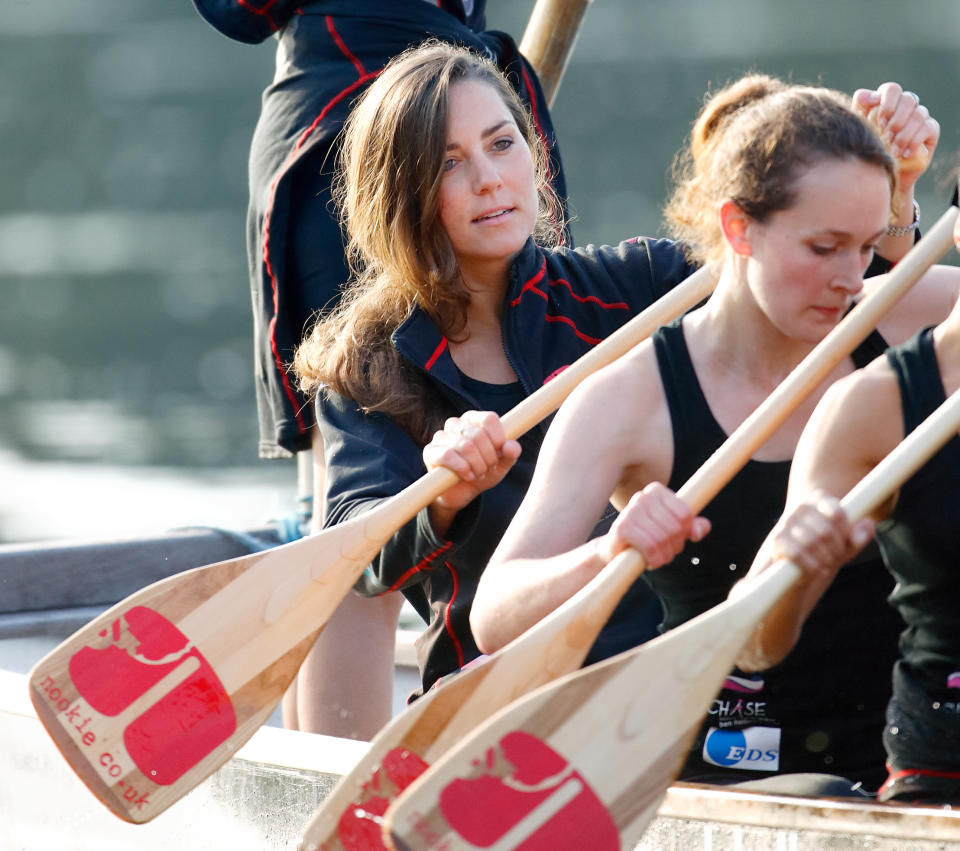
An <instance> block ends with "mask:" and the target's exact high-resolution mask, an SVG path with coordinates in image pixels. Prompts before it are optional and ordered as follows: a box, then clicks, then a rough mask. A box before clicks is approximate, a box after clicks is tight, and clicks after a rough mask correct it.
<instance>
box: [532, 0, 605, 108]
mask: <svg viewBox="0 0 960 851" xmlns="http://www.w3.org/2000/svg"><path fill="white" fill-rule="evenodd" d="M590 3H591V0H537V5H536V6H534V8H533V12H532V13H531V14H530V20H529V22H528V23H527V28H526V30H525V31H524V33H523V39H522V40H521V41H520V52H521V53H522V54H523V55H524V56H526V57H527V59H528V60H529V62H530V64H531V65H533V67H534V70H535V71H536V72H537V76H538V77H539V78H540V85H541V86H542V87H543V93H544V95H545V96H546V98H547V106H553V100H554V98H555V97H556V94H557V89H559V88H560V81H561V80H562V79H563V72H564V71H565V70H566V68H567V62H569V61H570V56H571V54H572V53H573V47H574V45H575V44H576V41H577V34H578V33H579V32H580V24H581V23H582V21H583V16H584V15H585V14H586V12H587V6H589V5H590Z"/></svg>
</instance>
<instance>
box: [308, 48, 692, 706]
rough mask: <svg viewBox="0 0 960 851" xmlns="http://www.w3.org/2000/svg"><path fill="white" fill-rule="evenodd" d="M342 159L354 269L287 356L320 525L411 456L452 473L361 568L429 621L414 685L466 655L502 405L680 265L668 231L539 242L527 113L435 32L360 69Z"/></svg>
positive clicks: (497, 472) (415, 465) (512, 476)
mask: <svg viewBox="0 0 960 851" xmlns="http://www.w3.org/2000/svg"><path fill="white" fill-rule="evenodd" d="M340 174H341V179H340V183H339V186H338V190H337V195H338V198H339V201H340V204H341V208H342V210H343V216H344V221H345V225H346V231H347V233H348V236H349V247H350V258H351V262H352V264H353V267H354V270H355V281H354V283H353V284H352V286H351V288H350V290H349V291H348V292H347V293H346V294H345V296H344V299H343V301H342V303H341V305H340V306H339V307H338V309H337V310H336V311H335V312H334V313H333V314H332V315H330V316H329V317H327V318H326V319H324V320H323V321H322V322H320V323H319V324H318V325H317V326H316V327H315V328H314V330H313V332H312V334H311V335H310V337H309V338H308V340H307V341H306V342H305V343H304V344H303V345H302V346H301V348H300V349H299V351H298V353H297V358H296V362H295V367H296V370H297V373H298V375H299V376H300V380H301V384H302V386H303V387H304V388H305V389H306V390H307V391H308V392H313V393H316V394H317V413H318V420H319V424H320V431H321V435H322V437H323V443H324V447H325V453H326V462H327V476H326V479H327V481H326V490H325V494H324V497H325V498H324V508H325V524H326V525H331V524H335V523H339V522H341V521H343V520H345V519H347V518H349V517H352V516H354V515H356V514H358V513H361V512H363V511H365V510H367V509H368V508H370V507H371V506H373V505H374V504H376V503H377V502H378V501H380V500H383V499H385V498H387V497H390V496H392V495H393V494H395V493H397V492H398V491H400V490H401V489H403V488H404V487H406V486H407V485H409V484H410V483H412V482H413V481H415V480H416V479H417V478H419V477H420V476H421V475H422V474H423V473H424V471H425V469H430V468H433V467H436V466H439V465H444V466H447V467H449V468H451V469H453V470H454V471H455V472H457V473H458V474H460V476H461V482H460V484H458V485H456V486H455V487H453V488H451V489H450V490H448V491H447V492H446V493H445V494H443V495H442V496H441V497H440V498H439V499H437V500H436V501H435V502H434V503H433V504H432V505H431V506H430V507H429V508H428V509H426V510H424V511H423V512H421V513H420V515H419V516H418V517H417V518H416V519H415V520H413V521H411V522H410V523H409V524H407V526H405V527H404V528H403V529H401V530H400V531H398V532H397V534H396V535H395V536H394V537H393V538H392V540H391V541H390V542H389V543H388V545H387V546H386V547H385V548H384V550H383V551H382V552H381V554H380V555H379V556H378V558H377V559H376V560H375V562H374V563H373V565H371V570H370V572H369V574H368V576H367V577H366V586H365V591H366V593H382V592H384V591H387V590H401V591H403V593H404V594H405V595H406V597H407V598H408V599H409V600H410V601H411V603H412V604H413V605H414V607H415V608H416V609H417V610H418V612H419V613H420V614H421V615H422V616H423V618H424V619H425V620H426V621H427V623H428V627H427V630H426V634H425V635H424V636H423V637H422V638H421V639H420V641H419V642H418V652H419V658H420V667H421V675H422V679H423V686H424V687H425V688H429V687H430V686H431V685H432V684H433V683H434V682H436V680H437V679H438V678H439V677H441V676H443V675H445V674H448V673H450V672H452V671H455V670H457V669H458V668H460V667H462V666H463V665H464V664H466V663H468V662H470V661H471V660H472V659H474V658H476V656H477V655H478V653H479V651H478V650H477V648H476V645H475V642H474V640H473V636H472V634H471V633H470V630H469V626H468V616H469V610H470V604H471V601H472V598H473V589H474V587H475V585H476V582H477V579H478V577H479V574H480V571H481V570H482V569H483V566H484V564H485V563H486V561H487V558H488V557H489V555H490V554H491V552H492V551H493V547H494V546H495V544H496V541H497V540H498V538H499V536H500V534H501V533H502V532H503V530H504V529H505V528H506V525H507V523H508V522H509V519H510V517H511V516H512V514H513V512H514V510H515V509H516V507H517V505H518V504H519V502H520V499H521V497H522V495H523V492H524V490H525V489H526V486H527V483H528V482H529V478H530V475H531V472H532V467H533V463H534V461H535V459H536V456H537V452H538V450H539V445H540V442H541V440H542V438H543V434H544V431H545V427H541V428H538V429H535V430H533V431H532V432H530V433H528V434H527V435H525V436H524V437H523V438H522V439H521V440H520V441H519V442H517V441H507V440H505V439H504V434H503V429H502V427H501V425H500V421H499V415H501V414H503V413H505V412H506V411H507V410H509V409H510V408H512V407H513V406H514V405H515V404H516V403H518V402H519V401H521V400H522V399H523V398H524V397H526V396H527V395H529V394H530V393H531V392H533V391H534V390H536V389H537V388H538V387H540V386H541V385H542V384H543V383H544V382H545V381H547V380H549V378H550V377H551V376H552V375H553V374H554V373H556V372H557V371H558V370H560V369H562V368H564V367H565V366H567V365H568V364H570V363H571V362H573V361H574V360H575V359H576V358H577V357H579V356H580V355H581V354H583V353H584V352H586V351H588V350H589V349H590V348H591V347H592V346H593V345H595V344H596V343H597V342H599V341H600V340H601V339H602V338H603V337H605V336H607V335H608V334H609V333H610V332H612V331H613V330H615V329H616V328H618V327H619V326H620V325H621V324H623V323H624V322H625V321H626V320H628V319H629V318H631V316H633V315H634V314H635V313H636V312H638V311H639V310H641V309H642V308H645V307H647V306H648V305H649V304H651V303H652V302H653V301H654V300H656V299H657V298H658V297H659V296H660V295H661V294H663V293H664V292H666V291H667V290H668V289H669V288H671V287H672V286H674V285H675V284H676V283H677V282H679V281H680V280H681V279H683V278H684V277H686V276H687V275H688V274H689V273H690V272H691V271H692V269H693V266H692V265H691V264H690V262H689V261H688V260H687V259H686V257H685V256H684V255H683V253H682V251H681V249H680V248H679V246H677V245H676V244H675V243H673V242H670V241H666V240H661V241H655V240H637V241H632V242H626V243H622V244H620V245H619V246H615V247H610V246H604V247H599V248H589V249H586V250H576V251H574V250H569V249H565V248H559V247H553V246H552V245H551V243H555V242H556V239H557V236H558V231H557V228H556V224H555V214H554V212H553V211H554V208H555V204H554V203H552V199H551V198H550V194H549V191H548V185H547V182H546V180H545V176H546V175H545V169H544V164H543V159H542V152H541V148H540V145H539V143H538V141H537V137H536V135H535V134H534V132H533V130H532V128H531V122H530V118H529V116H528V114H527V113H526V111H525V110H524V109H523V107H522V105H521V104H520V103H519V102H518V100H517V98H516V95H515V94H514V93H513V91H512V89H511V88H510V87H509V86H508V85H507V84H506V83H505V81H504V79H503V77H502V76H501V75H500V74H499V72H497V71H496V69H495V68H494V67H493V66H492V65H491V64H490V63H489V62H487V61H486V60H485V59H483V58H481V57H479V56H477V55H476V54H473V53H470V52H468V51H466V50H462V49H458V48H451V47H450V46H448V45H443V44H430V45H427V46H425V47H422V48H420V49H418V50H414V51H410V52H408V53H406V54H404V55H402V56H401V57H399V58H398V59H396V60H395V61H393V62H391V63H390V65H388V67H387V68H386V69H385V70H384V71H383V73H382V74H381V75H380V76H379V77H378V79H377V80H376V81H375V82H374V83H373V84H372V85H371V86H370V88H369V90H368V91H367V93H366V94H365V95H364V97H363V98H362V99H361V100H360V101H359V102H358V104H357V106H356V108H355V110H354V112H353V113H352V115H351V118H350V120H349V121H348V124H347V127H346V129H345V136H344V144H343V155H342V159H341V169H340ZM534 235H536V238H534ZM521 449H522V450H523V452H522V455H521ZM518 459H519V460H518ZM638 590H639V589H638ZM640 598H641V599H646V600H649V599H651V596H650V595H649V594H646V595H645V596H644V595H643V594H642V593H641V594H640ZM632 623H633V624H636V620H635V619H634V620H633V621H632ZM641 630H642V625H641ZM650 631H651V630H650V627H649V626H648V627H647V633H646V635H636V640H643V638H645V637H646V636H647V635H649V634H650Z"/></svg>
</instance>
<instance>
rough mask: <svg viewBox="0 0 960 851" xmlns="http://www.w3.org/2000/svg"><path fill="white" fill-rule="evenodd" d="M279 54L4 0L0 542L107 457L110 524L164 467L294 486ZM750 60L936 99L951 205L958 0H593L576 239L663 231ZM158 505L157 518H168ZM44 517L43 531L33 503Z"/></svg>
mask: <svg viewBox="0 0 960 851" xmlns="http://www.w3.org/2000/svg"><path fill="white" fill-rule="evenodd" d="M532 8H533V0H489V4H488V25H489V26H490V27H492V28H498V29H504V30H507V31H509V32H511V33H513V34H514V35H515V36H516V37H517V39H518V41H519V37H520V35H521V34H522V31H523V27H524V25H525V23H526V19H527V17H528V15H529V12H530V10H531V9H532ZM272 65H273V43H272V41H271V42H268V43H266V44H264V45H260V46H258V47H251V46H247V45H241V44H237V43H234V42H231V41H229V40H228V39H226V38H225V37H223V36H221V35H219V34H218V33H217V32H215V31H214V30H213V29H211V28H210V27H209V26H208V25H207V24H205V23H204V22H203V21H202V20H201V19H200V18H199V16H197V15H196V13H195V12H194V10H193V7H192V5H191V4H190V3H189V2H186V0H179V2H167V3H162V4H160V3H155V2H147V0H53V1H52V2H51V0H47V2H44V3H30V2H23V0H18V2H14V3H11V4H8V6H7V8H6V10H5V12H4V14H3V16H2V18H0V74H2V76H0V80H2V84H0V150H2V165H0V168H2V186H3V192H2V194H0V296H2V297H0V305H2V308H0V491H2V492H4V493H5V496H2V497H0V540H3V539H4V538H5V537H6V538H7V539H13V538H17V537H22V536H24V535H29V536H36V535H38V534H48V533H49V534H57V533H58V532H59V531H62V530H63V528H64V526H63V524H62V522H61V523H60V525H58V518H57V517H56V515H57V514H58V513H59V514H61V518H60V520H61V521H62V519H63V517H62V515H63V514H65V513H66V511H67V509H64V507H63V506H62V505H61V504H60V503H57V501H56V499H55V497H56V495H57V492H59V491H69V490H70V485H69V482H70V481H71V477H72V476H74V475H81V474H83V473H86V474H88V475H89V474H90V472H91V471H92V470H97V471H101V472H102V471H104V470H106V469H113V468H114V467H117V466H119V467H121V468H122V470H123V473H122V475H121V477H120V478H119V479H116V480H113V483H112V484H111V485H110V492H109V494H101V495H98V496H96V497H94V496H92V495H91V496H90V499H98V500H102V501H103V502H102V504H103V508H102V510H101V511H100V512H99V513H100V514H106V515H107V517H106V519H107V520H109V515H110V513H111V512H112V511H114V509H113V508H111V507H110V506H111V502H110V500H111V499H112V500H117V499H122V498H123V497H122V494H121V493H118V491H122V490H123V487H124V485H123V482H124V481H127V482H129V483H131V487H132V483H133V482H134V481H140V480H143V478H144V477H148V476H149V475H150V473H151V471H156V470H157V469H159V468H163V469H164V470H165V472H166V474H167V475H168V476H169V477H172V479H174V480H175V479H176V478H177V477H178V476H180V477H181V479H182V481H183V483H184V486H185V487H187V488H189V487H191V486H193V484H195V483H196V482H197V481H198V477H200V478H203V477H204V476H206V477H207V478H206V481H213V478H212V477H216V476H217V475H222V474H223V473H222V471H223V470H225V469H229V470H231V471H233V474H236V471H237V470H239V471H240V474H242V475H243V476H245V479H244V481H245V482H247V483H250V485H251V486H252V487H255V486H256V484H257V483H258V482H265V483H267V482H269V483H270V485H271V486H273V487H282V486H283V484H282V483H283V482H285V481H287V480H289V483H290V489H291V490H292V488H293V465H292V463H287V462H263V461H259V460H258V459H257V457H256V441H257V435H256V419H255V414H254V401H253V388H252V367H251V363H252V346H251V340H250V311H249V296H248V289H247V280H246V263H245V253H244V251H245V249H244V242H243V223H244V211H245V206H246V153H247V145H248V141H249V137H250V134H251V132H252V129H253V124H254V121H255V120H256V115H257V111H258V107H259V98H260V92H261V90H262V89H263V88H264V87H265V86H266V85H267V84H268V82H269V80H270V77H271V74H272ZM746 70H760V71H766V72H771V73H774V74H778V75H782V76H787V77H790V78H792V79H793V80H795V81H797V82H822V83H824V84H827V85H830V86H833V87H836V88H840V89H844V90H852V89H853V88H856V87H857V86H875V85H877V84H879V83H881V82H883V81H885V80H889V79H894V80H898V81H900V82H902V83H903V84H904V86H905V87H906V88H910V89H912V90H914V91H916V92H918V93H919V94H920V96H921V98H922V100H923V102H924V103H925V104H926V105H927V106H929V108H930V110H931V112H932V113H933V115H934V116H935V117H937V118H938V119H939V120H940V122H941V124H942V126H943V136H942V140H941V145H940V150H939V152H938V156H937V160H936V162H935V165H934V168H933V169H932V173H931V174H929V175H928V176H926V177H924V179H923V181H922V184H921V189H920V202H921V205H922V207H923V211H924V221H926V223H927V224H929V223H930V222H932V221H933V220H934V219H935V218H936V216H937V215H938V214H939V212H940V211H942V209H943V208H944V206H945V204H946V203H947V200H948V198H949V194H948V191H947V189H946V188H945V186H944V185H942V184H939V185H938V180H942V181H945V180H946V179H947V177H948V175H949V171H950V167H951V163H952V162H955V161H956V152H957V150H958V149H960V117H958V115H957V102H958V97H957V93H958V82H960V6H958V4H957V2H956V0H917V2H914V3H912V4H904V3H902V2H888V0H846V2H838V0H833V2H826V0H809V2H805V3H796V4H786V3H775V2H772V0H766V2H764V0H711V2H707V0H673V2H671V3H655V2H645V0H595V2H594V3H593V5H592V7H591V8H590V10H589V11H588V13H587V17H586V20H585V24H584V27H583V30H582V32H581V36H580V39H579V42H578V44H577V47H576V51H575V54H574V57H573V60H572V61H571V64H570V66H569V68H568V70H567V75H566V77H565V79H564V82H563V86H562V88H561V90H560V94H559V96H558V99H557V103H556V105H555V109H554V112H555V123H556V125H557V128H558V132H559V134H560V139H561V147H562V152H563V155H564V159H565V164H566V168H567V174H568V180H569V185H570V190H571V199H572V202H573V206H574V209H575V211H576V213H577V216H578V218H577V221H576V222H575V225H574V233H575V236H576V238H577V241H578V242H584V243H585V242H590V241H617V240H619V239H621V238H623V237H626V236H631V235H634V234H637V233H644V234H656V233H658V232H660V224H659V222H660V216H659V205H660V204H661V203H662V200H663V198H664V195H665V191H666V189H665V187H666V175H667V172H668V171H669V167H670V163H671V159H672V156H673V154H674V152H675V151H676V149H677V148H678V147H679V146H680V144H681V143H682V141H683V139H684V136H685V134H686V131H687V128H688V126H689V124H690V121H691V120H692V118H693V117H694V115H695V113H696V111H697V109H698V106H699V104H700V102H701V100H702V97H703V94H704V91H705V90H706V88H707V87H708V85H710V84H714V85H717V84H721V83H723V82H724V81H726V80H728V79H730V78H733V77H736V76H738V75H739V74H741V73H742V72H744V71H746ZM39 473H44V474H47V475H50V476H53V475H54V474H55V476H56V477H59V478H56V477H54V478H51V479H50V480H49V481H50V484H45V485H44V486H43V490H44V492H45V493H47V494H49V496H50V498H51V500H52V505H51V506H48V508H46V509H45V508H44V507H43V504H42V503H40V502H38V503H37V504H36V505H35V504H34V503H33V502H31V500H39V499H41V497H40V496H39V495H30V494H28V493H27V492H28V491H29V490H30V488H29V487H28V486H27V485H26V484H24V483H27V482H36V481H38V478H37V476H38V474H39ZM124 477H126V479H124ZM287 477H288V479H287ZM4 482H5V483H4ZM57 482H62V483H63V484H62V485H57V484H56V483H57ZM138 498H139V497H138ZM75 503H76V498H74V504H75ZM154 510H155V509H154V508H152V507H151V506H149V505H147V504H145V505H144V506H143V508H142V511H141V513H142V514H145V515H147V520H150V519H154V520H155V522H154V525H156V524H157V523H159V524H160V525H163V523H164V522H165V515H164V514H163V511H162V509H160V508H157V509H156V514H155V515H154V516H153V517H151V516H150V514H151V512H153V511H154ZM43 511H49V513H50V515H51V517H50V523H51V525H50V529H49V531H48V532H47V531H44V532H36V531H34V530H36V529H40V528H41V526H40V525H39V520H37V518H36V517H35V518H34V521H35V522H34V523H33V524H32V525H29V526H24V525H23V524H22V523H21V524H18V522H17V521H16V519H15V518H16V516H17V514H18V512H19V513H21V514H24V513H31V514H36V513H37V512H43ZM118 518H119V514H118ZM88 525H89V524H88ZM117 525H118V526H119V525H122V523H121V521H120V519H117ZM85 528H87V527H85ZM24 529H29V532H25V531H23V530H24ZM71 531H72V530H71ZM118 531H120V530H119V529H118Z"/></svg>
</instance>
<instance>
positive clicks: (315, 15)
mask: <svg viewBox="0 0 960 851" xmlns="http://www.w3.org/2000/svg"><path fill="white" fill-rule="evenodd" d="M194 3H195V5H196V7H197V9H198V11H199V12H200V14H201V15H202V16H203V17H204V18H205V19H206V20H207V21H209V22H210V23H211V24H212V25H213V26H214V27H216V28H217V29H218V30H219V31H220V32H222V33H224V34H225V35H227V36H229V37H230V38H233V39H236V40H238V41H242V42H248V43H252V44H256V43H259V42H261V41H263V40H264V39H266V38H267V37H269V36H271V35H273V36H275V37H276V39H277V63H276V75H275V77H274V80H273V83H272V84H271V85H270V86H269V87H268V88H267V89H266V90H265V92H264V94H263V104H262V109H261V112H260V117H259V120H258V122H257V127H256V130H255V132H254V136H253V141H252V144H251V148H250V175H249V179H250V204H249V210H248V215H247V250H248V265H249V272H250V286H251V296H252V302H253V317H254V350H255V379H256V381H255V386H256V394H257V410H258V414H259V421H260V455H261V456H262V457H264V458H283V457H289V456H290V455H291V454H293V453H297V452H300V451H302V450H308V449H310V447H311V441H312V440H316V438H317V431H316V429H315V427H314V417H313V407H312V405H311V404H310V400H309V399H308V398H307V396H305V395H304V394H303V393H302V392H301V391H300V390H299V388H298V387H297V385H296V382H295V380H294V378H293V376H292V375H291V374H290V369H289V367H290V363H291V361H292V359H293V353H294V349H295V347H296V346H297V345H299V343H300V341H301V340H302V338H303V336H304V334H305V332H306V331H308V330H309V327H310V325H311V324H312V322H313V320H314V318H315V315H316V313H317V312H318V311H321V310H323V309H327V308H331V307H333V305H334V304H335V303H336V301H337V299H338V298H339V296H340V293H341V289H342V288H343V287H344V285H345V284H346V282H347V279H348V271H347V265H346V260H345V258H344V243H343V236H342V234H341V231H340V227H339V224H338V222H337V218H336V215H335V213H334V211H333V209H332V203H331V198H330V181H331V177H332V174H333V164H334V161H335V159H336V147H337V138H338V134H339V132H340V129H341V127H342V126H343V122H344V120H345V118H346V116H347V114H348V112H349V109H350V107H351V105H352V103H353V102H354V101H355V99H356V97H357V96H358V95H359V94H360V93H362V92H363V91H364V89H365V88H366V87H367V86H368V85H369V84H370V82H371V81H372V80H373V79H374V78H375V77H376V75H377V74H378V73H379V72H380V69H381V68H382V67H383V66H384V64H385V63H386V62H387V61H388V60H389V59H390V58H391V57H393V56H395V55H397V54H399V53H400V52H402V51H403V50H404V49H406V48H407V47H409V46H411V45H415V44H419V43H420V42H421V41H423V40H424V39H425V38H427V37H434V38H438V39H442V40H444V41H447V42H450V43H453V44H462V45H466V46H469V47H471V48H472V49H474V50H477V51H479V52H481V53H484V54H485V55H487V56H489V57H491V58H492V59H493V60H494V61H495V62H496V63H497V65H498V67H499V68H500V69H501V70H502V71H503V72H504V73H505V74H506V76H507V79H508V80H509V81H510V84H511V85H512V86H513V87H514V88H515V89H516V91H517V92H518V93H519V95H520V97H521V99H522V100H523V102H524V103H525V104H526V105H527V106H528V107H529V108H530V109H531V112H532V114H533V116H534V121H535V127H536V131H537V134H538V136H539V138H540V139H541V141H542V143H543V144H544V145H545V146H546V148H547V149H548V151H549V159H548V168H549V176H550V181H551V183H552V185H553V188H554V191H555V194H556V196H557V197H558V198H559V199H560V211H559V213H558V216H557V220H556V222H555V223H554V226H555V227H557V228H559V229H560V230H561V232H562V233H563V238H564V239H565V240H569V232H568V230H567V228H566V226H565V225H563V224H560V223H561V222H564V221H565V217H564V216H563V215H562V212H563V210H564V209H565V207H564V205H565V200H566V186H565V182H564V177H563V169H562V166H561V162H560V155H559V151H558V149H557V145H556V136H555V134H554V131H553V126H552V123H551V119H550V114H549V111H548V109H547V105H546V103H545V101H544V98H543V94H542V92H541V90H540V85H539V82H538V81H537V78H536V74H535V73H534V71H533V69H532V68H531V67H530V65H529V63H528V62H527V61H526V60H525V59H524V58H523V57H522V56H521V55H520V53H519V52H518V50H517V46H516V44H515V43H514V42H513V40H512V39H511V38H510V37H509V36H508V35H506V34H505V33H502V32H485V31H484V29H485V14H484V13H485V7H486V0H430V2H424V0H295V2H294V0H278V2H275V3H268V4H263V3H257V4H252V3H246V2H240V0H194ZM302 458H303V456H301V459H302ZM322 458H323V451H322V447H321V446H319V444H318V446H317V451H316V452H315V453H314V476H313V478H314V480H315V493H316V492H318V491H319V490H320V488H321V487H322V476H323V464H322ZM314 503H315V504H317V505H319V504H320V498H319V497H316V498H315V499H314ZM321 521H322V518H321V517H320V516H319V512H316V513H315V516H314V518H313V523H312V528H313V530H314V531H316V530H317V529H319V528H320V524H321ZM400 602H401V601H400V597H399V595H390V596H387V597H382V598H379V599H376V600H369V601H363V600H361V599H360V598H358V597H354V596H353V595H351V596H349V597H348V598H347V599H345V600H344V603H343V605H342V606H341V608H340V609H338V611H337V613H336V614H335V615H334V617H333V619H332V620H331V621H330V623H329V624H328V626H327V628H326V629H325V631H324V634H323V636H322V637H321V639H320V641H319V642H318V647H317V650H316V651H315V652H314V653H311V655H310V656H308V658H307V661H306V662H305V663H304V665H303V666H302V668H301V675H300V676H299V677H298V679H297V682H296V685H295V686H294V688H292V689H291V691H290V692H289V693H288V695H287V698H286V699H285V700H284V722H285V724H286V726H289V727H294V728H298V729H302V730H308V731H313V732H323V733H328V734H333V735H344V736H355V737H360V738H370V737H371V736H372V735H373V734H374V733H375V732H376V731H377V730H378V729H379V727H380V726H382V724H383V723H384V722H385V721H386V720H388V719H389V717H390V712H391V706H392V686H393V641H394V631H395V629H396V623H397V614H398V610H399V606H400ZM326 645H333V646H329V647H327V648H326V650H325V649H324V647H325V646H326ZM348 648H349V650H348ZM356 658H363V659H364V660H365V665H366V666H367V668H368V676H367V677H365V678H358V677H356V676H353V670H354V667H353V666H354V665H355V664H356ZM377 671H378V672H377ZM378 683H379V687H376V684H378Z"/></svg>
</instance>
